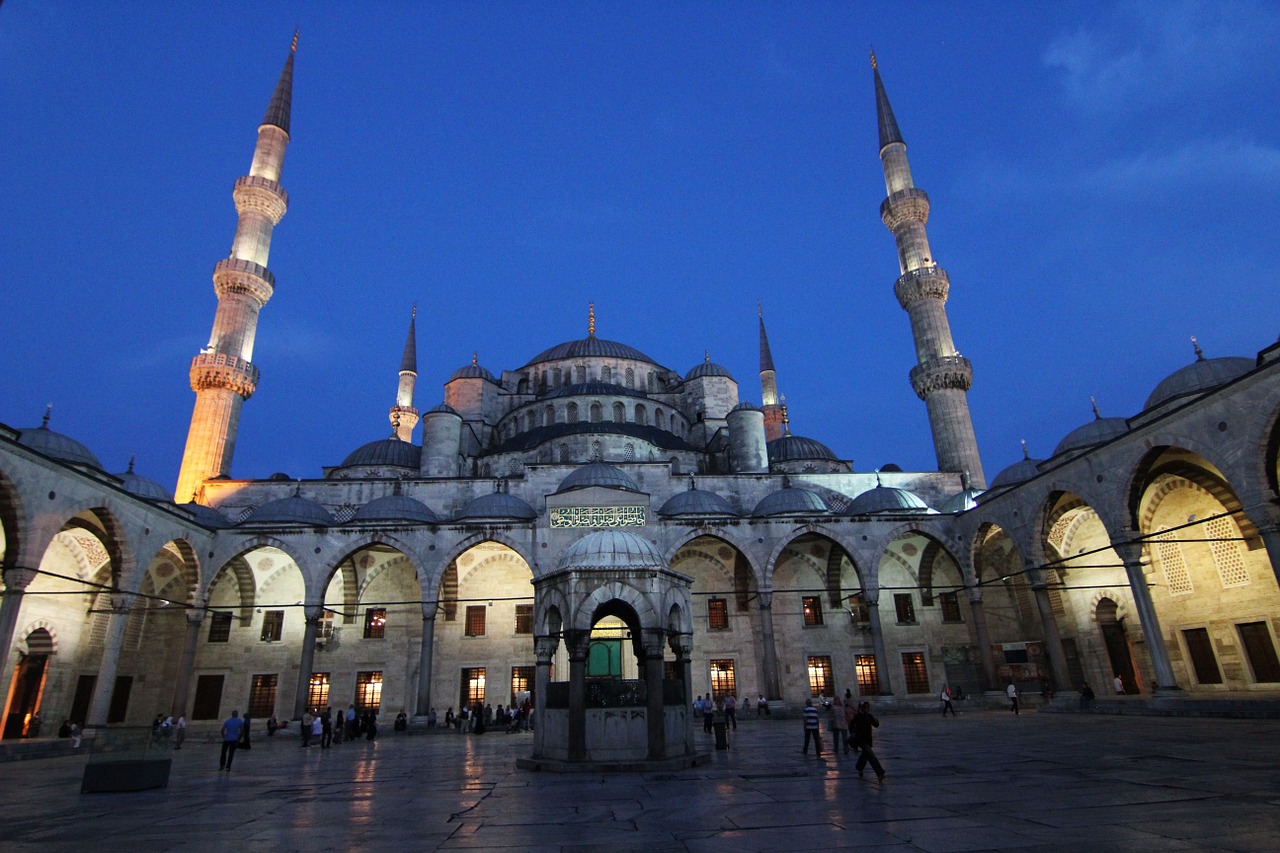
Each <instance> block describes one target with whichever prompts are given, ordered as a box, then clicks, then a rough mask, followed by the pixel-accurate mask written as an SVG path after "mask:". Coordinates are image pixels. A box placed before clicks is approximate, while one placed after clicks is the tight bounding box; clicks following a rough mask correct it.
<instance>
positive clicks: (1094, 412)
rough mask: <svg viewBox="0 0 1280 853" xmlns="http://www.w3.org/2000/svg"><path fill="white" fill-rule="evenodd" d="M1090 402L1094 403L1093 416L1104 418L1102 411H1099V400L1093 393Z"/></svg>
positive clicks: (1099, 418)
mask: <svg viewBox="0 0 1280 853" xmlns="http://www.w3.org/2000/svg"><path fill="white" fill-rule="evenodd" d="M1089 402H1090V403H1092V404H1093V416H1094V417H1095V418H1097V419H1098V420H1102V412H1099V411H1098V401H1097V400H1096V399H1095V398H1094V397H1093V396H1092V395H1091V396H1090V397H1089Z"/></svg>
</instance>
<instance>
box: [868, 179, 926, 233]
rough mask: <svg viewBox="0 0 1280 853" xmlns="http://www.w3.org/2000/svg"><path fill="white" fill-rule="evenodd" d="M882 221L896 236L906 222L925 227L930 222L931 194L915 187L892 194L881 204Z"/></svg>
mask: <svg viewBox="0 0 1280 853" xmlns="http://www.w3.org/2000/svg"><path fill="white" fill-rule="evenodd" d="M880 219H881V221H882V222H884V225H885V227H886V228H888V229H889V230H890V231H892V232H893V233H895V234H896V233H898V228H899V226H901V225H902V224H903V223H904V222H919V223H920V224H922V225H923V224H924V223H925V222H928V221H929V194H928V193H926V192H925V191H924V190H919V189H916V188H915V187H907V188H906V189H904V190H898V191H897V192H896V193H891V194H890V195H889V197H888V198H886V199H885V200H884V201H882V202H880Z"/></svg>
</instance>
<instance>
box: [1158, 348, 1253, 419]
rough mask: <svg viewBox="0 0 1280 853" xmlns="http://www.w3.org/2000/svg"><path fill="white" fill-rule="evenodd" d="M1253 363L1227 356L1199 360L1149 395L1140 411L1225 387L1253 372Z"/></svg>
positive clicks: (1161, 382)
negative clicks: (1220, 386) (1221, 386)
mask: <svg viewBox="0 0 1280 853" xmlns="http://www.w3.org/2000/svg"><path fill="white" fill-rule="evenodd" d="M1254 366H1255V364H1254V361H1253V359H1249V358H1239V357H1233V356H1226V357H1223V358H1205V357H1203V356H1201V357H1200V358H1198V359H1197V360H1196V361H1193V362H1192V363H1191V364H1188V365H1187V366H1186V367H1182V368H1179V369H1178V370H1175V371H1174V372H1173V373H1170V374H1169V375H1168V376H1166V377H1165V378H1164V379H1162V380H1160V384H1159V385H1157V386H1156V387H1155V390H1154V391H1152V392H1151V396H1150V397H1148V398H1147V402H1146V404H1145V405H1144V406H1143V407H1142V408H1143V410H1146V409H1154V408H1155V407H1156V406H1159V405H1161V404H1162V403H1167V402H1169V401H1170V400H1176V399H1177V398H1179V397H1186V396H1188V395H1190V394H1200V393H1202V392H1204V391H1208V390H1210V389H1211V388H1217V387H1218V386H1219V385H1225V384H1226V383H1228V382H1230V381H1231V380H1232V379H1236V378H1238V377H1240V376H1243V375H1244V374H1246V373H1248V372H1249V371H1250V370H1253V368H1254Z"/></svg>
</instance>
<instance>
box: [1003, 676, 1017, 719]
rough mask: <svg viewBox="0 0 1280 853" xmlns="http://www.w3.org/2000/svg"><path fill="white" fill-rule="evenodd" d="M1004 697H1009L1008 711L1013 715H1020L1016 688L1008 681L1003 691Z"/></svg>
mask: <svg viewBox="0 0 1280 853" xmlns="http://www.w3.org/2000/svg"><path fill="white" fill-rule="evenodd" d="M1004 695H1006V696H1008V697H1009V710H1010V711H1012V712H1013V713H1015V714H1018V713H1021V712H1020V711H1019V710H1018V686H1017V685H1016V684H1014V683H1013V682H1012V681H1010V682H1009V684H1008V686H1007V687H1005V689H1004Z"/></svg>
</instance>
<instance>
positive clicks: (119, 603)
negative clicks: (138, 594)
mask: <svg viewBox="0 0 1280 853" xmlns="http://www.w3.org/2000/svg"><path fill="white" fill-rule="evenodd" d="M110 598H111V612H112V613H116V614H118V615H123V614H125V613H128V612H129V611H130V610H132V609H133V605H134V595H133V594H132V593H128V592H113V593H111V595H110Z"/></svg>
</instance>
